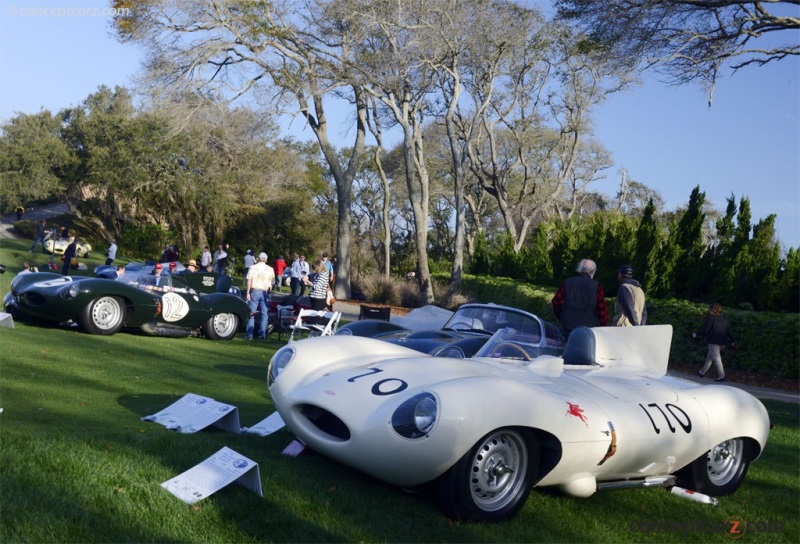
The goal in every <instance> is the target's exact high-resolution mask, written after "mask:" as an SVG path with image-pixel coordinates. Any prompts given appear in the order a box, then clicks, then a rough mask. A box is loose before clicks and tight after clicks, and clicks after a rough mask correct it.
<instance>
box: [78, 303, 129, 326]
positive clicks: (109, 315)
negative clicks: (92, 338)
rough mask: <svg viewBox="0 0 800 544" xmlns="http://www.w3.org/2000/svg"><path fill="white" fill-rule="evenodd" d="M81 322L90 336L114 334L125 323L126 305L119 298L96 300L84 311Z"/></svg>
mask: <svg viewBox="0 0 800 544" xmlns="http://www.w3.org/2000/svg"><path fill="white" fill-rule="evenodd" d="M80 322H81V325H82V326H83V328H84V329H86V331H87V332H89V333H90V334H105V335H109V334H114V333H115V332H117V331H119V330H120V329H121V328H122V324H123V323H124V322H125V303H124V302H123V300H122V299H121V298H119V297H112V296H105V297H100V298H96V299H94V300H93V301H91V302H90V303H89V304H87V305H86V307H85V308H84V309H83V312H81V315H80Z"/></svg>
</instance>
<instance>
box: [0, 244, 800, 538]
mask: <svg viewBox="0 0 800 544" xmlns="http://www.w3.org/2000/svg"><path fill="white" fill-rule="evenodd" d="M24 249H25V255H26V256H27V246H24ZM14 251H17V249H14V248H13V247H12V248H9V247H8V246H7V245H6V243H5V241H4V244H3V248H1V249H0V262H4V264H6V265H7V266H8V265H9V264H10V263H11V257H12V254H13V252H14ZM20 264H21V261H20ZM90 268H91V267H90ZM10 272H14V271H13V270H11V271H10ZM9 280H10V277H9V273H7V274H6V275H5V276H3V277H1V278H0V287H1V288H2V292H3V293H5V291H6V290H7V288H8V283H9ZM278 347H279V344H278V343H277V341H276V339H275V338H273V339H272V340H270V341H268V342H266V343H258V342H256V343H253V342H248V343H245V342H244V341H242V340H241V339H240V338H238V339H236V340H233V341H232V342H211V341H208V340H205V339H200V338H178V339H170V338H151V337H147V336H142V335H138V334H131V333H127V332H125V333H119V334H116V335H114V336H111V337H98V336H90V335H87V334H84V333H82V332H80V331H78V330H70V329H65V328H43V327H35V326H28V325H24V324H19V323H18V324H17V326H16V328H15V329H14V330H9V329H0V406H2V408H3V412H2V413H0V542H3V543H6V542H9V543H10V542H264V541H270V542H685V541H696V542H724V541H727V539H728V538H729V537H728V536H727V535H725V534H723V533H724V531H725V530H727V529H730V525H728V524H726V520H728V519H730V518H733V517H736V518H739V519H742V520H744V521H746V522H747V523H749V525H750V529H749V530H748V532H747V533H746V534H745V536H744V537H743V538H742V540H741V541H742V542H765V543H766V542H787V543H791V542H798V541H800V527H799V526H798V522H797V521H796V518H797V512H798V510H799V509H800V508H799V507H800V424H799V420H800V411H799V407H798V406H797V405H789V404H785V403H779V402H769V403H767V407H768V409H769V411H770V415H771V418H772V421H773V423H775V425H776V427H775V429H773V431H772V432H771V435H770V441H769V443H768V444H767V447H766V450H765V452H764V454H763V456H762V457H761V458H760V459H759V460H758V461H757V462H755V463H754V464H753V465H752V467H751V469H750V472H749V474H748V476H747V479H746V480H745V483H744V485H743V486H742V488H741V489H740V490H739V491H738V492H737V493H736V494H734V495H732V496H730V497H725V498H723V499H722V500H721V501H720V505H719V506H718V507H716V508H714V507H709V506H706V505H703V504H698V503H694V502H690V501H687V500H684V499H681V498H679V497H675V496H673V495H670V494H669V493H668V492H667V491H665V490H663V489H640V490H625V491H609V492H601V493H597V494H595V495H594V496H592V497H590V498H588V499H575V498H570V497H567V496H564V495H561V494H558V493H553V492H545V491H535V492H534V493H533V494H532V495H531V497H530V498H529V499H528V501H527V503H526V505H525V507H524V508H523V510H522V511H521V512H520V513H519V515H517V516H516V517H515V518H514V519H513V520H511V521H509V522H506V523H501V524H481V523H455V522H452V521H450V520H448V519H447V518H445V517H444V516H443V515H442V514H441V513H440V512H439V511H438V510H437V508H436V506H435V504H434V502H433V500H432V498H431V497H429V496H427V495H426V494H424V493H423V494H419V495H409V494H407V493H405V492H404V491H402V490H400V489H397V488H395V487H392V486H388V485H385V484H383V483H381V482H379V481H377V480H375V479H373V478H370V477H368V476H365V475H362V474H360V473H358V472H356V471H354V470H351V469H348V468H346V467H343V466H342V465H339V464H338V463H336V462H334V461H332V460H329V459H327V458H325V457H322V456H319V455H315V454H313V453H312V454H308V453H306V454H303V455H301V456H300V457H298V458H290V457H286V456H284V455H282V454H281V451H282V450H283V448H284V447H285V446H286V445H287V444H288V443H289V442H290V441H291V440H292V436H291V435H290V434H289V433H288V432H286V431H285V430H284V431H279V432H278V433H276V434H274V435H271V436H269V437H259V436H255V435H234V434H230V433H225V432H222V431H218V430H214V429H211V430H205V431H202V432H199V433H196V434H190V435H182V434H178V433H175V432H172V431H168V430H166V429H165V428H164V427H163V426H161V425H158V424H155V423H146V422H143V421H141V419H140V418H142V417H143V416H146V415H150V414H153V413H155V412H157V411H159V410H161V409H162V408H164V407H166V406H168V405H169V404H171V403H172V402H174V401H175V400H177V399H179V398H180V397H181V396H183V395H184V394H186V393H190V392H191V393H196V394H200V395H205V396H208V397H213V398H215V399H217V400H219V401H221V402H225V403H229V404H232V405H235V406H237V407H238V409H239V417H240V422H241V424H242V425H243V426H250V425H253V424H255V423H257V422H258V421H260V420H261V419H263V418H264V417H266V416H267V415H269V414H270V413H272V412H273V411H274V407H273V405H272V403H271V401H270V398H269V393H268V390H267V386H266V370H267V364H268V362H269V358H270V357H271V355H272V354H273V353H274V351H275V349H277V348H278ZM223 446H228V447H230V448H232V449H234V450H236V451H237V452H239V453H241V454H242V455H245V456H247V457H249V458H250V459H252V460H254V461H256V462H257V463H258V464H259V468H260V474H261V483H262V486H263V489H264V497H263V498H262V497H258V496H257V495H255V494H254V493H252V492H250V491H248V490H246V489H244V488H242V487H239V486H237V485H235V484H234V485H231V486H228V487H226V488H224V489H222V490H221V491H219V492H217V493H216V494H214V495H212V496H211V497H209V498H207V499H205V500H203V501H201V502H199V503H197V504H196V505H194V506H188V505H186V504H184V503H183V502H182V501H180V500H178V499H177V498H176V497H174V496H173V495H171V494H170V493H168V492H167V491H165V490H163V489H162V488H161V487H160V484H161V483H162V482H164V481H166V480H168V479H170V478H172V477H174V476H176V475H177V474H179V473H181V472H183V471H185V470H188V469H189V468H191V467H193V466H195V465H196V464H197V463H199V462H201V461H202V460H204V459H206V458H207V457H208V456H210V455H212V454H213V453H215V452H216V451H218V450H219V449H220V448H222V447H223ZM758 521H764V522H767V523H771V524H772V528H773V529H780V528H781V527H780V526H778V524H782V531H780V532H771V533H767V532H761V533H759V532H757V531H755V529H757V528H758V526H757V525H756V522H758ZM698 527H699V528H701V529H703V530H704V531H708V530H709V529H711V528H715V529H716V530H715V531H714V532H696V531H695V529H696V528H698ZM642 529H644V531H642Z"/></svg>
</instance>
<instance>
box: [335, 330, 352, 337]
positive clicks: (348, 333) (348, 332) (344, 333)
mask: <svg viewBox="0 0 800 544" xmlns="http://www.w3.org/2000/svg"><path fill="white" fill-rule="evenodd" d="M336 336H353V331H351V330H350V329H339V330H338V331H336Z"/></svg>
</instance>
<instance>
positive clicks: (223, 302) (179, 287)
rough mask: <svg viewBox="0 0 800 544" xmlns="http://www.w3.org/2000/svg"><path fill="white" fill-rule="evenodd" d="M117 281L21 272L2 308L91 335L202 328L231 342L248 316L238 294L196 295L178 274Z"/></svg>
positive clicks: (182, 331)
mask: <svg viewBox="0 0 800 544" xmlns="http://www.w3.org/2000/svg"><path fill="white" fill-rule="evenodd" d="M126 277H127V276H123V278H122V280H124V279H125V278H126ZM199 277H200V275H199V274H198V279H199ZM122 280H118V281H114V280H109V279H104V278H90V277H79V276H74V277H73V276H61V275H59V274H52V273H46V272H38V273H33V274H24V275H21V276H17V277H16V278H14V280H13V281H12V282H11V292H10V293H8V294H7V295H6V297H5V300H4V306H5V308H6V311H7V312H9V313H11V314H15V313H16V314H22V315H23V316H27V317H31V318H34V319H36V320H40V321H48V322H54V323H61V322H65V321H69V320H74V321H75V322H77V323H79V324H80V325H81V326H82V327H83V328H84V329H85V330H86V331H87V332H89V333H91V334H105V335H108V334H114V333H115V332H117V331H119V330H120V329H121V328H122V327H138V328H141V329H142V331H144V332H145V333H147V334H152V335H156V336H188V335H190V334H196V333H198V332H202V333H203V334H205V336H207V337H208V338H210V339H212V340H230V339H231V338H233V337H234V336H235V335H236V333H237V332H238V331H239V330H240V329H241V328H242V327H243V326H244V325H245V323H246V322H247V320H248V319H249V317H250V309H249V308H248V306H247V303H245V302H244V301H243V300H242V299H241V298H239V297H237V296H234V295H231V294H228V293H227V292H224V293H208V294H202V293H198V292H197V291H196V290H195V289H193V288H192V287H191V286H190V285H189V284H188V283H187V282H186V281H185V279H184V277H183V275H175V276H170V275H165V276H161V278H160V279H159V280H158V281H156V277H155V276H153V275H138V276H136V277H135V280H133V281H131V282H126V281H122ZM156 283H158V285H156Z"/></svg>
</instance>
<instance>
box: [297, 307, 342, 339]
mask: <svg viewBox="0 0 800 544" xmlns="http://www.w3.org/2000/svg"><path fill="white" fill-rule="evenodd" d="M341 317H342V312H326V311H324V310H319V311H317V310H307V309H305V308H303V309H302V310H300V313H298V314H297V320H296V321H295V323H294V325H292V326H291V327H290V328H291V329H292V332H291V334H289V342H294V340H295V333H296V334H297V340H300V339H301V338H302V335H303V331H306V332H307V333H308V337H309V338H310V337H312V336H331V335H333V334H336V331H337V330H338V329H339V319H341ZM315 321H317V322H315Z"/></svg>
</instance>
